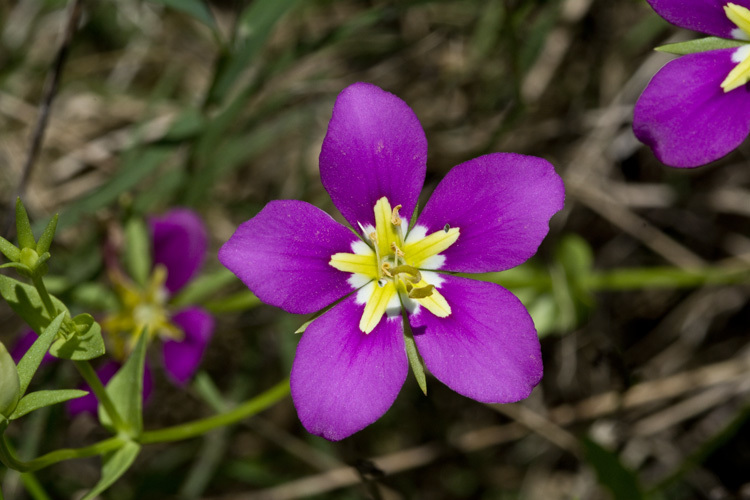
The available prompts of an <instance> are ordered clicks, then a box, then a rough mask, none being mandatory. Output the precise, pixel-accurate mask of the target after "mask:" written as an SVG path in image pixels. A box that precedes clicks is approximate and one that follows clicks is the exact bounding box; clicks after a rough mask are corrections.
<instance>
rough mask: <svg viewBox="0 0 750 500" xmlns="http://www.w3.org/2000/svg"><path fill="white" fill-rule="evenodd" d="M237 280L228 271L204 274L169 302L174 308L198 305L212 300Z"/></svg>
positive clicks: (223, 269) (220, 270)
mask: <svg viewBox="0 0 750 500" xmlns="http://www.w3.org/2000/svg"><path fill="white" fill-rule="evenodd" d="M237 282H239V280H238V279H237V276H235V275H234V273H233V272H232V271H230V270H229V269H225V268H221V269H219V270H217V271H215V272H212V273H204V274H202V275H201V276H198V277H197V278H196V279H194V280H191V281H190V283H189V284H188V285H187V286H186V287H185V288H183V289H182V290H180V293H178V294H177V295H175V296H174V297H172V299H171V300H170V301H169V303H170V304H172V305H173V306H174V307H185V306H189V305H192V304H199V303H201V302H203V301H205V300H206V299H209V298H214V297H215V296H216V294H217V292H219V291H221V290H223V289H224V288H226V286H227V285H229V284H231V283H237Z"/></svg>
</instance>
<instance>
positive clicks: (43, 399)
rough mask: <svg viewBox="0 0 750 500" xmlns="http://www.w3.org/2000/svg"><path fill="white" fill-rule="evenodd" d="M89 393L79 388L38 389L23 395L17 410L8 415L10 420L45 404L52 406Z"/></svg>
mask: <svg viewBox="0 0 750 500" xmlns="http://www.w3.org/2000/svg"><path fill="white" fill-rule="evenodd" d="M86 394H88V392H87V391H81V390H78V389H60V390H55V391H36V392H30V393H29V394H27V395H26V396H24V397H22V398H21V400H20V401H19V402H18V406H16V410H15V411H14V412H13V414H12V415H11V416H10V417H8V420H15V419H17V418H21V417H23V416H24V415H26V414H27V413H31V412H32V411H34V410H38V409H39V408H44V407H45V406H52V405H56V404H58V403H64V402H65V401H68V400H71V399H75V398H80V397H83V396H85V395H86Z"/></svg>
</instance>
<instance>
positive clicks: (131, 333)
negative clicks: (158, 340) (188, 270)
mask: <svg viewBox="0 0 750 500" xmlns="http://www.w3.org/2000/svg"><path fill="white" fill-rule="evenodd" d="M110 279H111V281H112V283H113V285H114V289H115V292H116V293H117V297H118V298H119V301H120V309H119V311H117V312H116V313H114V314H111V315H109V316H107V317H106V318H104V320H103V321H102V327H103V328H104V330H105V331H107V333H109V338H110V340H111V341H112V344H113V348H114V355H115V357H117V358H120V359H124V358H125V357H126V356H127V355H128V354H129V353H130V351H132V349H133V347H135V344H136V343H137V342H138V338H139V337H140V336H141V334H142V333H143V331H144V329H146V331H147V332H148V336H149V338H151V339H153V338H155V337H157V336H160V337H167V338H173V339H177V340H179V339H182V335H183V334H182V330H180V329H179V328H178V327H176V326H175V325H174V324H172V322H171V321H170V317H169V312H168V311H167V307H166V306H167V300H168V299H169V293H168V292H167V290H166V288H165V287H164V283H165V282H166V280H167V270H166V269H165V268H164V266H161V265H159V266H156V267H155V268H154V272H153V273H152V274H151V277H150V278H149V280H148V283H147V284H146V286H145V287H143V288H141V287H139V286H138V285H136V284H135V283H133V282H132V281H130V280H129V279H128V278H127V277H126V276H124V275H122V274H121V273H119V272H115V273H112V275H111V277H110Z"/></svg>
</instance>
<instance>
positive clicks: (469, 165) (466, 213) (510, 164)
mask: <svg viewBox="0 0 750 500" xmlns="http://www.w3.org/2000/svg"><path fill="white" fill-rule="evenodd" d="M564 199H565V187H564V186H563V182H562V179H560V176H558V175H557V174H556V173H555V169H554V167H553V166H552V165H551V164H550V163H549V162H547V161H546V160H543V159H541V158H536V157H534V156H525V155H519V154H512V153H494V154H489V155H486V156H480V157H479V158H475V159H473V160H470V161H467V162H466V163H462V164H460V165H458V166H456V167H454V168H453V169H452V170H451V171H450V172H448V175H446V176H445V178H444V179H443V180H442V181H441V182H440V184H438V186H437V188H436V189H435V192H434V193H433V194H432V197H430V200H429V201H428V202H427V205H426V206H425V208H424V211H423V212H422V214H421V215H420V216H419V220H418V221H417V225H420V226H425V227H426V228H427V229H428V230H427V233H428V234H429V233H432V232H434V231H438V230H441V229H443V228H444V227H445V225H446V224H448V225H450V227H457V228H459V231H460V233H459V237H458V240H457V241H456V243H454V244H453V245H452V246H451V247H450V248H448V249H447V250H445V251H444V252H443V256H445V263H444V264H443V265H442V266H440V269H444V270H450V271H459V272H469V273H478V272H487V271H501V270H504V269H509V268H511V267H514V266H517V265H518V264H520V263H522V262H524V261H525V260H526V259H528V258H529V257H531V256H532V255H534V254H535V253H536V250H537V248H538V247H539V244H540V243H541V242H542V240H543V239H544V237H545V236H546V234H547V232H548V231H549V220H550V217H552V215H554V214H555V213H556V212H558V211H559V210H560V209H562V207H563V202H564Z"/></svg>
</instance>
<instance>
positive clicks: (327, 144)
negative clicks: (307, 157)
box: [219, 83, 564, 440]
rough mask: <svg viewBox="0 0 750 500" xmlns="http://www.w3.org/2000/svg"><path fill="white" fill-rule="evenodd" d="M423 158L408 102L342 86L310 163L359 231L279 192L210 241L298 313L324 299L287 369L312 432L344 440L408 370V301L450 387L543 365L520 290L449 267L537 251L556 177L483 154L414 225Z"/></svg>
mask: <svg viewBox="0 0 750 500" xmlns="http://www.w3.org/2000/svg"><path fill="white" fill-rule="evenodd" d="M426 158H427V140H426V138H425V134H424V131H423V130H422V127H421V125H420V123H419V120H418V119H417V117H416V115H415V114H414V112H413V111H412V110H411V108H409V106H408V105H407V104H406V103H405V102H403V101H402V100H401V99H399V98H398V97H396V96H394V95H393V94H390V93H388V92H385V91H383V90H381V89H380V88H378V87H375V86H374V85H370V84H366V83H356V84H354V85H351V86H350V87H348V88H346V89H344V91H343V92H341V94H340V95H339V96H338V99H337V100H336V104H335V106H334V108H333V117H332V118H331V122H330V124H329V126H328V134H327V135H326V138H325V140H324V141H323V148H322V151H321V153H320V175H321V179H322V181H323V186H324V187H325V188H326V190H327V191H328V193H329V194H330V196H331V199H332V200H333V203H334V205H335V206H336V208H338V209H339V211H340V212H341V214H342V215H343V216H344V218H345V219H346V220H347V222H348V223H349V224H350V225H351V227H353V228H355V230H354V231H352V230H350V229H349V228H347V227H346V226H342V225H341V224H339V223H337V222H336V221H334V220H333V218H332V217H331V216H329V215H328V214H326V213H325V212H323V211H321V210H320V209H318V208H316V207H314V206H312V205H310V204H308V203H305V202H302V201H273V202H271V203H269V204H268V205H266V207H265V208H264V209H263V210H262V211H261V212H260V213H259V214H258V215H257V216H255V217H254V218H252V219H250V220H249V221H247V222H245V223H243V224H242V225H241V226H240V227H239V228H238V229H237V231H236V232H235V233H234V235H233V236H232V237H231V238H230V239H229V241H227V243H226V244H224V246H223V247H222V248H221V250H220V251H219V260H220V261H221V262H222V264H224V265H225V266H226V267H227V268H229V269H230V270H231V271H232V272H234V273H235V274H236V275H237V276H238V277H239V278H240V279H242V281H243V282H244V283H245V284H246V285H247V286H248V287H249V288H250V289H251V290H252V291H253V292H254V293H255V294H256V295H257V296H258V297H259V298H260V299H261V300H263V301H264V302H267V303H269V304H272V305H275V306H278V307H281V308H282V309H284V310H286V311H289V312H291V313H297V314H309V313H313V312H316V311H318V310H320V309H322V308H324V307H326V306H329V305H331V304H333V306H332V307H331V309H330V310H329V311H327V312H325V313H324V314H323V315H322V316H320V317H319V318H317V319H315V321H313V322H312V323H311V324H310V325H309V326H308V327H307V329H306V330H305V333H304V334H303V336H302V338H301V340H300V342H299V346H298V347H297V354H296V357H295V359H294V365H293V367H292V373H291V390H292V399H293V400H294V405H295V407H296V408H297V413H298V414H299V417H300V420H301V421H302V424H303V425H304V426H305V427H306V428H307V430H309V431H310V432H311V433H313V434H316V435H319V436H323V437H325V438H327V439H330V440H339V439H343V438H345V437H347V436H349V435H351V434H353V433H355V432H357V431H359V430H361V429H363V428H364V427H366V426H367V425H369V424H371V423H372V422H374V421H375V420H377V419H378V418H380V416H381V415H383V413H385V412H386V411H387V410H388V408H389V407H390V406H391V404H392V403H393V401H394V400H395V399H396V396H397V395H398V393H399V391H400V389H401V386H402V385H403V383H404V381H405V379H406V374H407V372H408V360H407V354H406V348H405V343H404V322H403V319H402V306H403V310H404V311H403V314H404V315H405V316H406V318H407V319H408V323H409V325H410V327H411V330H412V332H413V335H414V339H415V341H416V345H417V347H418V350H419V352H420V354H421V356H422V358H423V359H424V362H425V364H426V366H427V368H428V369H429V370H430V371H431V372H432V374H433V375H435V376H436V377H437V378H438V379H439V380H441V381H442V382H443V383H445V384H446V385H448V386H449V387H450V388H452V389H453V390H455V391H456V392H458V393H460V394H463V395H465V396H468V397H470V398H473V399H476V400H478V401H483V402H496V403H497V402H512V401H518V400H520V399H523V398H525V397H527V396H528V395H529V393H530V392H531V390H532V389H533V388H534V386H536V384H537V383H538V382H539V380H540V379H541V376H542V359H541V353H540V348H539V340H538V338H537V335H536V331H535V330H534V324H533V322H532V320H531V318H530V317H529V314H528V313H527V311H526V309H525V308H524V307H523V305H522V304H521V302H520V301H519V300H518V299H517V298H516V297H515V296H513V295H512V294H511V293H510V292H508V291H507V290H505V289H504V288H502V287H500V286H499V285H495V284H492V283H487V282H481V281H474V280H470V279H466V278H462V277H458V276H455V275H453V274H448V272H465V273H481V272H487V271H499V270H504V269H508V268H511V267H514V266H516V265H518V264H520V263H522V262H524V261H525V260H526V259H528V258H529V257H531V256H532V255H533V254H534V253H535V252H536V250H537V247H538V246H539V244H540V242H541V241H542V239H543V238H544V236H545V235H546V234H547V231H548V221H549V219H550V217H551V216H552V215H553V214H554V213H556V212H557V211H559V210H560V209H561V208H562V206H563V198H564V188H563V184H562V180H561V179H560V177H559V176H558V175H557V174H556V173H555V171H554V168H553V167H552V165H550V164H549V163H548V162H546V161H545V160H542V159H540V158H535V157H531V156H523V155H517V154H502V153H496V154H490V155H486V156H482V157H479V158H476V159H474V160H471V161H469V162H466V163H463V164H461V165H458V166H457V167H455V168H453V170H451V171H450V172H449V173H448V175H447V176H446V177H445V178H444V179H443V181H442V182H441V183H440V184H439V185H438V186H437V188H436V189H435V192H434V193H433V195H432V197H431V199H430V200H429V202H428V203H427V205H426V206H425V207H424V210H423V211H422V213H421V214H420V216H419V218H418V220H417V221H416V224H415V225H414V227H412V228H411V229H409V228H408V218H409V217H410V216H411V215H412V213H413V212H414V210H415V207H416V205H417V199H418V196H419V192H420V190H421V188H422V184H423V182H424V179H425V172H426ZM400 213H404V214H405V216H406V217H405V218H404V219H402V218H401V215H400ZM438 271H440V272H438ZM337 301H338V302H337ZM334 303H335V304H334Z"/></svg>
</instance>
